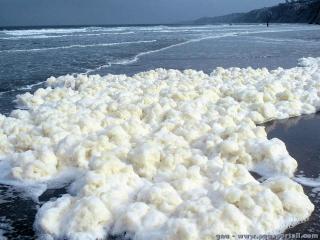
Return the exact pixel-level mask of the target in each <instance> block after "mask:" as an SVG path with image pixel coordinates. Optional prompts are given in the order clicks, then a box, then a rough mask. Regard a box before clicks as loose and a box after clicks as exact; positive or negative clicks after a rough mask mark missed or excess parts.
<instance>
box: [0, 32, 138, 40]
mask: <svg viewBox="0 0 320 240" xmlns="http://www.w3.org/2000/svg"><path fill="white" fill-rule="evenodd" d="M134 33H135V32H132V31H131V32H101V33H86V34H59V35H23V36H18V37H0V40H1V39H2V40H20V39H47V38H64V37H87V36H103V35H127V34H134Z"/></svg>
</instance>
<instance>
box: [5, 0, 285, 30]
mask: <svg viewBox="0 0 320 240" xmlns="http://www.w3.org/2000/svg"><path fill="white" fill-rule="evenodd" d="M279 2H282V1H280V0H0V26H24V25H79V24H139V23H174V22H177V21H184V20H192V19H196V18H199V17H204V16H218V15H223V14H227V13H233V12H245V11H248V10H251V9H255V8H261V7H266V6H272V5H275V4H278V3H279Z"/></svg>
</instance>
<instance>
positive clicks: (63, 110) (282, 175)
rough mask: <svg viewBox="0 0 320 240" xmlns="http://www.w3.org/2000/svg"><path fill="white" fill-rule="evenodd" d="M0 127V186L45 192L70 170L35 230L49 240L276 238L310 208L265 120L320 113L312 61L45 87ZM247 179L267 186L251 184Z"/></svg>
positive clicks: (82, 78)
mask: <svg viewBox="0 0 320 240" xmlns="http://www.w3.org/2000/svg"><path fill="white" fill-rule="evenodd" d="M47 86H48V87H47V88H45V89H42V88H41V89H38V90H37V91H36V92H35V93H34V94H30V93H26V94H23V95H20V96H18V97H17V102H18V103H19V105H20V106H21V107H23V109H24V110H21V109H20V110H14V111H13V112H12V113H11V115H10V116H9V117H5V116H3V115H1V117H0V126H1V128H0V142H1V144H0V155H1V164H2V166H6V167H5V170H3V171H6V174H2V175H3V178H6V179H10V180H16V181H20V182H23V183H45V182H47V181H50V180H52V179H59V178H62V176H63V173H66V172H68V171H69V172H71V171H76V172H77V174H76V175H75V176H74V177H75V180H74V181H73V183H72V184H71V186H70V187H69V190H68V194H65V195H63V196H62V197H60V198H58V199H56V200H52V201H49V202H47V203H45V204H44V205H43V206H42V207H41V208H40V209H39V211H38V213H37V216H36V222H35V224H34V227H35V229H36V230H37V231H38V233H39V235H41V236H44V237H48V238H49V237H50V238H54V239H65V238H66V239H97V238H104V237H106V236H108V235H121V234H125V235H126V236H127V237H130V238H132V239H168V240H169V239H170V240H171V239H172V240H173V239H192V240H194V239H215V238H216V235H217V234H267V233H279V232H282V231H284V230H285V229H286V228H287V227H288V226H291V225H294V224H297V223H299V222H301V221H304V220H306V219H307V218H308V217H309V216H310V215H311V213H312V211H313V209H314V206H313V204H312V203H311V202H310V201H309V199H308V197H307V196H306V195H305V194H304V192H303V188H302V187H301V186H300V185H299V184H298V183H296V182H294V181H293V180H291V178H292V177H293V174H294V172H295V170H296V168H297V162H296V161H295V159H293V158H292V157H291V156H290V155H289V153H288V152H287V150H286V146H285V144H284V143H283V142H282V141H281V140H279V139H267V134H266V131H265V129H264V127H262V126H259V123H263V122H266V121H269V120H272V119H284V118H289V117H292V116H298V115H301V114H310V113H314V112H316V110H317V109H319V107H320V58H307V59H301V60H300V65H299V66H298V67H295V68H292V69H282V68H278V69H276V70H273V71H269V70H267V69H265V68H262V69H252V68H246V69H240V68H230V69H223V68H217V69H216V70H214V71H213V72H212V73H211V74H210V75H207V74H205V73H203V72H201V71H200V72H198V71H194V70H185V71H183V72H181V71H177V70H165V69H156V70H152V71H148V72H142V73H139V74H136V75H134V76H132V77H128V76H126V75H107V76H104V77H101V76H99V75H92V76H86V75H78V76H70V75H66V76H62V77H58V78H54V77H51V78H49V79H48V80H47ZM251 171H255V172H258V173H259V174H261V175H263V176H265V177H266V179H267V180H264V181H262V182H259V181H257V180H256V179H255V178H254V177H253V176H252V174H251Z"/></svg>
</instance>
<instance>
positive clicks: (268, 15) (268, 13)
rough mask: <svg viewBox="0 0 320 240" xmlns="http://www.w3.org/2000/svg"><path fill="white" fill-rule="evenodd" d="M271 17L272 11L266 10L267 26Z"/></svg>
mask: <svg viewBox="0 0 320 240" xmlns="http://www.w3.org/2000/svg"><path fill="white" fill-rule="evenodd" d="M271 18H272V12H271V11H267V12H266V21H267V27H269V22H270V21H271Z"/></svg>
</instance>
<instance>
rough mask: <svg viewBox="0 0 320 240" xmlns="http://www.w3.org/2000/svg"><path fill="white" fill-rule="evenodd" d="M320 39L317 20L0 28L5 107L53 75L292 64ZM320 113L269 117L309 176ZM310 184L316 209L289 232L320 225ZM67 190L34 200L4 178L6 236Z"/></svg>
mask: <svg viewBox="0 0 320 240" xmlns="http://www.w3.org/2000/svg"><path fill="white" fill-rule="evenodd" d="M319 41H320V32H319V29H318V27H316V26H309V25H308V26H307V25H277V26H272V27H271V28H269V29H267V28H266V27H265V26H261V25H251V26H246V25H242V26H200V27H199V26H198V27H188V26H185V27H166V26H153V27H123V28H100V27H99V28H76V29H47V30H14V31H0V81H1V88H0V112H1V113H3V114H8V113H9V112H10V111H11V110H12V109H13V108H14V103H13V100H14V98H15V95H17V94H20V93H23V92H26V91H32V90H34V89H36V88H38V87H40V86H42V84H41V82H42V81H44V80H45V79H46V78H47V77H49V76H51V75H55V76H58V75H62V74H67V73H83V72H90V73H91V74H93V73H99V74H107V73H115V74H119V73H126V74H134V73H137V72H140V71H145V70H149V69H153V68H157V67H164V68H176V69H188V68H193V69H198V70H203V71H205V72H211V71H212V69H214V68H215V67H218V66H222V67H247V66H252V67H268V68H276V67H291V66H295V65H296V61H297V59H298V58H300V57H307V56H314V57H316V56H320V47H319ZM129 42H130V43H129ZM118 43H123V44H118ZM39 49H40V50H39ZM319 118H320V114H315V115H311V116H302V117H299V118H292V119H289V120H283V121H274V122H271V123H268V124H266V125H267V128H268V136H269V138H273V137H277V138H280V139H281V140H283V141H284V142H285V143H286V145H287V148H288V151H289V153H290V154H291V155H292V156H293V157H294V158H295V159H297V160H298V163H299V169H298V172H297V174H299V175H304V176H306V177H309V178H316V177H318V175H319V173H320V166H319V164H318V161H319V160H318V158H319V156H320V155H319V152H320V134H319V132H318V131H320V128H319V125H320V119H319ZM304 189H305V191H306V193H307V194H308V196H309V197H310V199H311V200H312V202H313V203H314V204H315V205H316V210H315V211H314V213H313V215H312V216H311V218H310V220H309V221H308V222H306V223H303V224H300V225H299V226H296V227H295V228H292V229H290V230H288V232H290V233H296V232H299V233H317V232H319V230H318V229H319V228H320V225H319V221H320V220H319V219H320V209H319V208H320V204H319V199H320V191H316V190H315V189H314V188H310V187H304ZM64 191H65V190H64V189H60V190H59V189H58V190H48V191H47V192H46V193H45V194H44V195H43V196H41V197H40V199H39V202H35V201H33V200H31V199H30V198H28V197H26V194H25V193H24V192H23V191H22V190H19V189H15V188H12V187H10V186H6V185H0V212H1V215H2V216H0V229H3V231H4V232H5V233H4V236H6V237H8V238H9V239H34V237H35V235H34V231H33V229H32V224H33V222H34V215H35V213H36V210H37V208H38V207H39V206H40V205H41V203H43V202H44V201H47V200H48V199H50V198H52V197H58V196H60V195H61V194H63V193H64ZM0 236H1V234H0Z"/></svg>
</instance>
